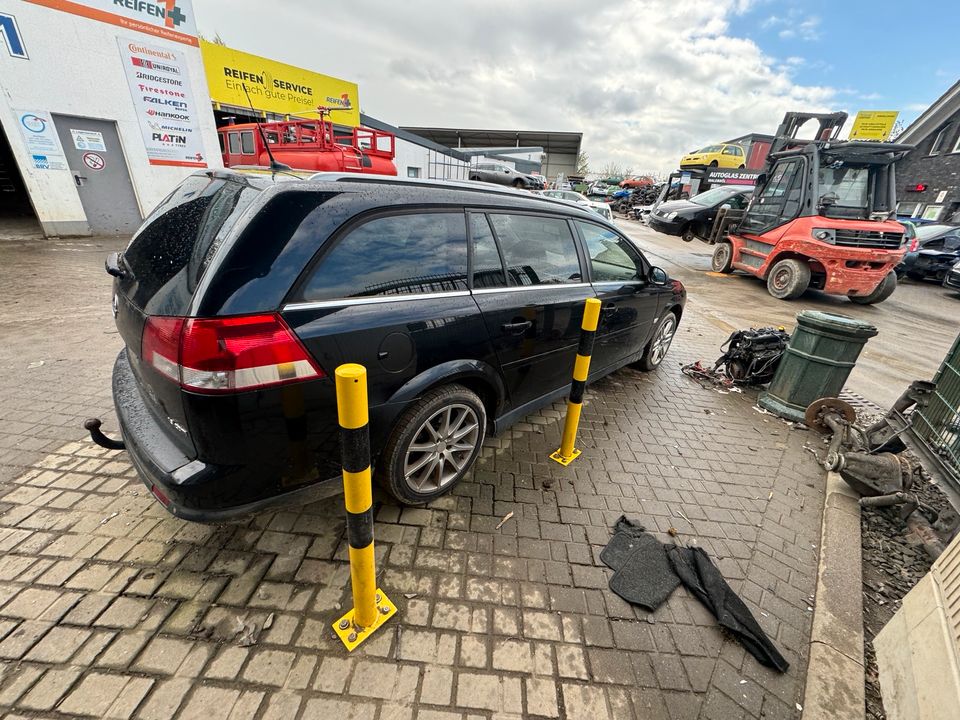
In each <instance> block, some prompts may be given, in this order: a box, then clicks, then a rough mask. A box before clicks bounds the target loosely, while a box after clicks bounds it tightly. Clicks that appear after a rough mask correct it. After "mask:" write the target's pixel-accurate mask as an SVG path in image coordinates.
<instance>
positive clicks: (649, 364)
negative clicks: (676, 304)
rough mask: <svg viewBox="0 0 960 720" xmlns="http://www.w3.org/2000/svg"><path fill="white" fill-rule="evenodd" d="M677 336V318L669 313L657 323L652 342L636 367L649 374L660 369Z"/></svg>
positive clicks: (651, 337) (651, 338)
mask: <svg viewBox="0 0 960 720" xmlns="http://www.w3.org/2000/svg"><path fill="white" fill-rule="evenodd" d="M676 334H677V316H676V315H675V314H674V313H672V312H670V311H667V312H666V313H664V315H663V317H662V318H660V322H659V323H657V327H656V328H655V329H654V331H653V335H651V336H650V342H649V343H647V347H646V348H644V350H643V355H641V356H640V359H639V360H638V361H637V362H636V363H634V366H635V367H636V368H638V369H640V370H645V371H647V372H649V371H650V370H656V369H657V368H658V367H660V364H661V363H662V362H663V358H665V357H666V355H667V352H669V350H670V344H671V343H672V342H673V338H674V336H676Z"/></svg>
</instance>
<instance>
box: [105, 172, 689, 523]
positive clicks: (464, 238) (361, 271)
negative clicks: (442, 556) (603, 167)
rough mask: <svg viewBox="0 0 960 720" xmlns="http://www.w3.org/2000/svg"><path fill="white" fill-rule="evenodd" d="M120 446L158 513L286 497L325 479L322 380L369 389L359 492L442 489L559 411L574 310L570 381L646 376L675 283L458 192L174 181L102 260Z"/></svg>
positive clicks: (591, 243)
mask: <svg viewBox="0 0 960 720" xmlns="http://www.w3.org/2000/svg"><path fill="white" fill-rule="evenodd" d="M107 270H108V272H110V274H111V275H113V276H115V278H116V279H115V281H114V299H113V308H114V314H115V316H116V323H117V327H118V328H119V330H120V334H121V335H122V337H123V340H124V344H125V345H126V347H125V349H124V350H123V351H121V353H120V355H119V356H118V357H117V361H116V364H115V366H114V370H113V395H114V399H115V404H116V409H117V415H118V417H119V420H120V429H121V432H122V435H123V441H124V442H125V444H126V449H127V450H128V451H129V453H130V456H131V458H132V460H133V463H134V465H135V466H136V468H137V470H138V471H139V473H140V475H141V476H142V478H143V480H144V482H145V483H146V485H147V486H148V487H149V488H150V490H151V492H152V493H153V494H154V496H155V497H156V498H157V499H158V500H159V501H160V502H161V503H162V504H163V505H164V506H165V507H166V508H167V509H168V510H169V511H170V512H171V513H173V514H174V515H176V516H178V517H182V518H185V519H188V520H200V521H217V520H221V519H226V518H229V517H232V516H236V515H242V514H246V513H250V512H253V511H256V510H259V509H261V508H265V507H268V506H272V505H277V504H285V503H290V502H304V501H307V500H309V498H310V497H311V496H315V495H316V494H317V490H318V489H319V487H320V484H321V483H323V482H324V481H326V480H331V479H335V478H338V477H339V445H338V425H337V412H336V398H335V394H334V382H333V377H332V376H333V372H334V370H335V369H336V368H337V366H339V365H340V364H342V363H346V362H354V363H360V364H362V365H363V366H365V367H366V369H367V373H368V386H369V404H370V440H371V448H372V454H373V465H374V472H375V475H376V477H378V478H379V480H380V482H381V483H382V484H383V485H384V487H385V488H386V489H387V490H388V491H389V492H390V493H392V494H393V495H394V496H395V497H396V498H398V499H399V500H400V501H402V502H406V503H423V502H427V501H429V500H431V499H432V498H435V497H437V496H439V495H441V494H443V493H445V492H447V491H449V490H450V489H451V488H452V487H453V486H454V485H455V484H456V483H457V482H458V481H459V480H460V479H461V478H462V477H463V476H464V474H465V473H466V472H467V471H468V470H469V468H470V466H471V465H472V464H473V462H474V461H475V460H476V457H477V455H478V453H479V451H480V446H481V444H482V442H483V439H484V436H485V435H487V434H488V433H497V432H499V431H501V430H502V429H503V428H505V427H507V426H509V425H510V424H511V423H513V422H515V421H516V420H519V419H521V418H522V417H524V416H525V415H527V414H528V413H530V412H531V411H533V410H535V409H537V408H539V407H541V406H542V405H544V404H546V403H549V402H551V401H554V400H557V399H559V398H562V397H563V396H564V395H565V393H566V392H567V389H568V387H569V383H570V375H571V371H572V368H573V360H574V356H575V354H576V350H577V341H578V337H579V332H580V330H579V328H580V322H581V319H582V316H583V309H584V301H585V300H586V299H587V298H591V297H596V298H599V299H600V300H601V301H602V303H603V305H602V314H601V323H600V326H599V329H598V332H597V337H596V343H595V348H594V354H593V362H592V365H591V373H590V379H591V380H595V379H597V378H599V377H602V376H603V375H606V374H608V373H610V372H611V371H613V370H616V369H617V368H619V367H622V366H624V365H626V364H628V363H638V365H639V366H640V367H642V368H645V369H653V368H655V367H656V366H657V365H659V364H660V362H661V361H662V360H663V357H664V354H665V353H666V352H667V349H668V348H669V346H670V341H671V340H672V338H673V335H674V333H675V331H676V328H677V323H678V321H679V320H680V316H681V313H682V311H683V304H684V301H685V299H686V293H685V291H684V289H683V286H682V285H681V284H680V283H679V282H678V281H675V280H674V281H671V280H670V279H669V278H668V277H667V275H666V273H665V272H664V271H663V270H661V269H659V268H655V267H651V266H650V264H649V263H648V262H647V261H646V259H644V257H643V255H642V254H641V253H640V252H639V251H638V250H637V249H636V248H635V247H634V245H633V244H632V243H631V242H630V241H629V240H628V239H627V238H626V237H624V236H623V235H622V234H620V232H619V231H618V230H617V228H616V227H614V226H613V225H611V224H609V223H607V222H605V221H604V220H602V219H600V218H598V217H597V215H595V214H593V213H591V212H589V211H587V210H584V209H579V208H577V207H575V206H573V205H570V204H567V203H562V202H558V201H554V200H549V199H546V198H542V197H535V196H532V195H529V194H527V193H524V192H521V191H515V190H510V189H499V188H491V187H490V186H489V185H481V184H475V183H470V182H443V181H435V182H431V181H407V180H397V179H395V178H381V177H376V176H353V177H350V176H346V175H343V174H336V173H326V174H321V175H317V176H315V177H314V178H311V179H310V180H304V181H288V182H274V181H271V180H270V179H269V178H258V177H256V176H249V175H242V174H238V173H235V172H221V171H214V172H203V173H197V174H195V175H192V176H190V177H189V178H187V179H186V180H185V181H184V182H183V183H182V184H181V185H180V186H179V187H178V188H177V189H176V190H175V191H174V192H173V193H172V194H171V195H170V196H169V197H168V198H167V199H166V200H164V201H163V203H161V204H160V206H159V207H158V208H157V209H156V210H155V211H154V212H153V213H152V214H151V215H150V217H149V218H147V220H146V222H145V223H144V225H143V226H142V227H141V228H140V230H139V231H138V232H137V234H136V235H134V237H133V239H132V240H131V241H130V244H129V246H128V247H127V249H126V250H125V251H124V252H123V253H119V254H115V255H112V256H111V257H110V258H108V260H107Z"/></svg>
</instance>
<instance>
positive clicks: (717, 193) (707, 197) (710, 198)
mask: <svg viewBox="0 0 960 720" xmlns="http://www.w3.org/2000/svg"><path fill="white" fill-rule="evenodd" d="M738 192H740V191H739V190H738V189H736V188H726V187H718V188H713V190H707V191H706V192H702V193H700V194H699V195H695V196H694V197H692V198H690V202H692V203H696V204H697V205H703V206H704V207H711V206H712V205H716V204H717V203H719V202H723V201H724V200H729V199H730V198H731V197H733V196H734V195H736V194H737V193H738Z"/></svg>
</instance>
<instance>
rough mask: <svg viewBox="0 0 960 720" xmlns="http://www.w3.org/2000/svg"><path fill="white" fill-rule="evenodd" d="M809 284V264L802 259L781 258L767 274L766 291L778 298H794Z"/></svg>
mask: <svg viewBox="0 0 960 720" xmlns="http://www.w3.org/2000/svg"><path fill="white" fill-rule="evenodd" d="M809 286H810V266H809V265H807V263H805V262H803V261H802V260H792V259H791V260H781V261H780V262H778V263H776V264H775V265H774V266H773V267H772V268H770V273H769V274H768V275H767V292H769V293H770V294H771V295H773V296H774V297H775V298H777V299H778V300H795V299H796V298H798V297H800V296H801V295H803V293H804V292H806V289H807V288H808V287H809Z"/></svg>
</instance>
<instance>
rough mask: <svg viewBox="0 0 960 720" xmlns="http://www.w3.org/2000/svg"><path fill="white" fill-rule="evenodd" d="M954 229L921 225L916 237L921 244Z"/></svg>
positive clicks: (947, 226)
mask: <svg viewBox="0 0 960 720" xmlns="http://www.w3.org/2000/svg"><path fill="white" fill-rule="evenodd" d="M952 227H953V226H952V225H920V226H919V227H917V229H916V235H917V238H918V239H919V240H920V242H923V241H924V240H929V239H930V238H934V237H936V236H937V235H940V234H941V233H943V232H946V231H947V230H950V229H952Z"/></svg>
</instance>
